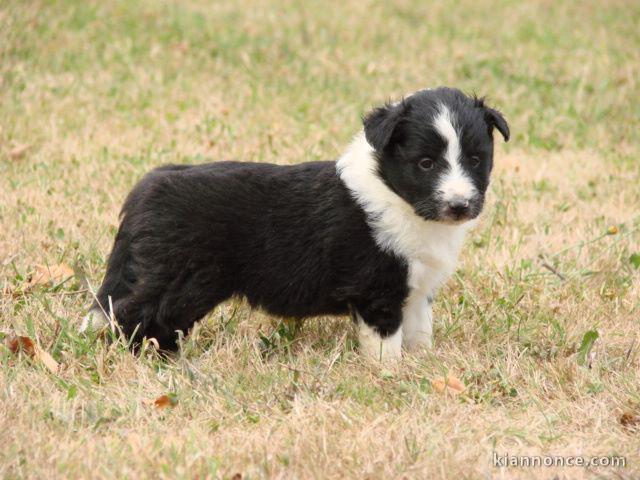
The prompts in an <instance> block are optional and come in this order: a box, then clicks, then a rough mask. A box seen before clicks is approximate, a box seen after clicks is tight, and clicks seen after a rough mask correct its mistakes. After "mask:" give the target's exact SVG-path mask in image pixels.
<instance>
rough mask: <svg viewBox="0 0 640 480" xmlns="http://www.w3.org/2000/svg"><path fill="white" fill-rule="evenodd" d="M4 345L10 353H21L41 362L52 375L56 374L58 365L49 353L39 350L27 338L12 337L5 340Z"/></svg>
mask: <svg viewBox="0 0 640 480" xmlns="http://www.w3.org/2000/svg"><path fill="white" fill-rule="evenodd" d="M5 344H6V346H7V348H8V349H9V351H10V352H11V353H13V354H18V353H19V352H23V353H25V354H27V355H28V356H29V357H31V358H33V359H34V360H37V361H39V362H42V364H43V365H44V366H45V367H47V368H48V369H49V371H51V372H52V373H58V369H59V368H60V364H59V363H58V362H56V361H55V359H54V358H53V357H52V356H51V355H50V354H49V352H47V351H46V350H43V349H42V348H40V347H39V346H38V345H36V343H35V342H34V341H33V340H31V339H30V338H29V337H23V336H13V337H11V338H7V339H5Z"/></svg>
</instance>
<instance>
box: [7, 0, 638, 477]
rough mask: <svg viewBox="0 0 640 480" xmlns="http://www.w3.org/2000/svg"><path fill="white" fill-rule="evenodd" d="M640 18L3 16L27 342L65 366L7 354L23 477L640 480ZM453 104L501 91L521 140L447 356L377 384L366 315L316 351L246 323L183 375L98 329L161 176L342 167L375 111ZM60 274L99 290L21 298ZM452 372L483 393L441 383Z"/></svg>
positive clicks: (348, 10)
mask: <svg viewBox="0 0 640 480" xmlns="http://www.w3.org/2000/svg"><path fill="white" fill-rule="evenodd" d="M639 21H640V9H639V8H638V6H637V5H636V4H632V3H629V2H624V1H615V2H607V3H606V5H603V4H602V3H600V2H592V1H588V2H580V3H574V2H539V3H535V4H533V3H528V4H521V3H506V4H504V3H499V4H498V3H494V2H491V1H489V0H482V1H480V2H471V1H468V2H467V1H465V2H459V3H457V4H456V5H455V6H454V5H453V4H449V3H447V2H435V3H433V4H430V5H426V4H424V5H423V4H422V3H421V2H413V1H402V2H395V3H394V4H393V5H386V6H385V5H383V4H376V3H371V2H335V3H332V4H330V5H325V6H320V5H319V4H318V5H315V4H306V3H305V4H299V3H297V2H294V1H287V2H285V3H280V2H270V1H266V2H265V1H256V2H250V4H247V5H242V6H236V5H234V4H231V3H229V4H224V5H223V4H218V5H213V6H212V5H208V4H206V3H205V2H197V1H190V2H174V1H170V2H165V3H162V4H160V3H156V2H140V3H125V2H103V3H90V2H89V3H87V2H83V3H75V2H58V3H47V2H38V1H33V2H14V1H10V2H5V3H2V4H0V27H1V28H0V55H1V56H2V57H1V58H2V62H1V63H0V232H1V233H0V289H2V292H3V293H2V297H1V299H0V331H2V332H3V334H7V335H13V334H14V333H18V334H21V335H28V336H30V337H31V338H33V339H35V340H36V341H37V342H38V343H39V344H40V345H41V346H42V347H43V348H44V349H46V350H47V351H49V352H51V353H52V355H53V356H54V358H55V359H56V360H57V361H59V362H60V363H61V370H60V371H59V372H58V373H57V374H53V373H51V372H50V371H48V370H47V369H46V368H45V367H44V366H43V365H41V364H40V363H38V362H33V361H31V360H30V359H29V358H27V357H26V356H25V355H15V354H13V353H11V352H10V351H9V350H8V349H7V348H6V347H2V346H0V477H3V478H43V477H54V478H74V477H96V478H121V477H131V478H137V477H154V478H155V477H162V478H175V477H181V478H196V477H197V478H206V477H213V478H217V477H221V478H230V477H232V476H233V475H235V474H236V473H241V474H242V475H243V478H345V477H347V478H349V477H353V478H403V477H404V478H456V477H458V478H552V477H553V476H554V475H558V476H559V478H600V477H613V478H638V477H640V453H639V452H640V437H639V435H640V387H639V386H640V355H639V354H638V349H639V348H640V321H639V320H640V318H639V317H640V269H638V268H634V266H633V264H632V263H631V261H630V257H631V255H632V254H637V253H640V230H639V229H640V213H639V211H638V207H639V206H640V188H639V185H640V170H639V167H638V162H637V158H638V155H639V154H640V148H639V143H640V137H639V134H638V132H640V116H639V115H638V112H637V106H638V104H640V88H639V84H638V78H640V71H639V70H640V54H639V52H640V48H638V47H639V46H640V41H639V38H640V37H639V33H638V30H637V25H638V22H639ZM441 83H446V84H451V85H457V86H460V87H462V88H464V89H466V90H469V91H474V90H475V91H477V92H478V93H488V94H490V96H491V98H492V100H493V102H494V103H496V104H497V105H499V106H500V107H501V108H502V110H503V111H504V112H505V114H506V115H507V117H508V118H509V120H510V122H511V126H512V130H513V132H514V138H513V141H512V143H511V144H509V145H507V146H506V147H503V146H500V147H498V151H497V153H496V155H497V167H496V172H495V176H494V182H493V187H492V194H491V202H490V204H489V205H488V207H487V209H486V212H485V215H484V219H483V222H482V223H481V225H480V226H479V228H478V229H477V230H476V231H475V232H474V234H473V235H472V237H471V238H470V239H469V242H468V244H467V247H466V249H465V252H464V255H463V258H462V260H461V264H460V269H459V271H458V273H457V274H456V276H455V277H454V278H453V279H452V280H451V281H450V282H449V283H448V284H447V286H446V287H445V288H444V290H443V292H442V294H441V295H440V297H439V299H438V302H437V305H436V317H437V321H436V337H435V347H434V349H433V350H432V351H431V352H428V353H424V354H422V355H418V356H407V357H405V358H403V360H402V361H401V362H400V363H399V364H398V365H396V366H395V367H389V368H383V369H381V368H377V367H375V366H372V365H369V364H366V363H363V362H362V361H361V360H360V358H359V357H358V355H357V351H356V347H355V346H354V334H353V333H354V332H353V331H352V326H351V325H350V323H349V322H348V321H347V320H346V319H314V320H309V321H307V322H305V324H304V326H303V328H302V329H301V330H300V331H299V332H297V334H295V335H294V334H293V333H292V331H291V328H290V326H289V325H288V324H287V323H282V322H280V321H279V320H278V319H272V318H268V317H267V316H265V315H264V314H262V313H260V312H256V311H251V310H250V309H249V308H247V306H246V305H244V304H242V303H239V302H235V303H229V304H226V305H224V306H221V307H220V308H218V309H217V310H216V311H215V312H213V313H212V314H211V315H210V316H209V317H207V319H206V320H205V321H203V322H202V323H201V324H200V325H199V326H198V327H197V328H196V329H195V331H194V332H193V334H192V335H191V336H190V337H189V338H188V339H187V340H186V341H185V343H184V345H183V349H182V352H181V354H180V355H178V356H176V357H175V358H171V359H168V360H167V359H161V358H158V357H157V355H155V354H154V353H153V352H152V351H148V352H146V353H144V354H142V355H140V356H139V357H135V356H133V355H132V354H130V353H129V352H128V350H127V349H126V348H125V347H124V346H123V345H122V344H121V343H119V342H115V343H114V342H111V343H110V342H105V341H103V340H102V339H95V338H86V337H82V336H78V335H77V334H76V333H75V329H76V327H77V325H78V322H79V319H80V317H81V316H82V314H83V313H84V311H85V309H86V307H87V305H88V302H89V300H90V298H89V297H90V296H89V295H88V294H87V293H75V292H77V291H78V290H81V289H82V288H83V283H82V282H83V279H84V278H85V277H86V279H88V281H89V283H90V284H91V285H92V286H94V287H95V286H96V285H97V284H98V282H99V281H100V279H101V275H102V274H103V272H104V262H105V257H106V255H107V253H108V251H109V248H110V246H111V242H112V239H113V233H114V230H113V229H114V227H115V225H116V222H117V212H118V209H119V207H120V204H121V202H122V200H123V198H124V195H125V194H126V192H127V191H128V189H129V188H130V187H131V185H132V184H133V183H134V182H135V181H136V179H138V178H139V177H140V176H141V175H142V174H143V173H144V172H145V171H146V170H147V169H149V168H151V167H153V166H155V165H159V164H161V163H166V162H202V161H205V160H206V159H220V158H241V159H246V160H259V161H275V162H279V163H293V162H299V161H303V160H312V159H317V158H332V157H335V156H336V155H338V154H339V152H340V149H341V148H342V146H343V145H344V144H345V143H346V142H347V141H348V139H349V137H350V136H351V135H352V134H353V133H354V132H355V130H356V129H357V124H358V116H359V115H360V114H361V113H362V111H363V110H364V109H366V108H367V107H368V106H369V105H371V104H373V103H376V102H380V101H382V100H385V99H386V98H387V97H393V96H396V95H399V94H402V93H404V92H407V91H412V90H415V89H416V88H419V87H423V86H425V85H436V84H441ZM613 226H615V227H616V229H617V233H615V234H610V235H608V234H606V233H607V231H608V230H609V229H610V227H613ZM61 262H64V263H67V264H69V265H72V266H74V267H75V268H76V271H77V272H78V274H77V275H76V277H75V278H74V279H72V280H71V281H68V282H66V283H64V284H63V285H61V286H57V287H54V288H41V287H39V288H35V289H32V290H30V291H28V292H23V293H21V292H22V291H23V288H24V286H25V284H26V283H27V281H28V278H29V275H30V273H31V272H33V271H34V268H35V265H37V264H52V265H53V264H58V263H61ZM545 265H546V266H545ZM554 272H555V273H554ZM591 330H597V331H598V333H599V338H598V340H597V341H596V343H595V345H594V346H593V349H592V350H591V352H590V354H589V356H588V361H587V364H586V365H580V364H578V356H579V355H578V353H579V352H578V351H577V350H578V348H579V346H580V343H581V341H582V339H583V336H584V334H585V333H586V332H588V331H591ZM259 331H260V332H262V333H263V334H264V335H265V336H266V337H263V339H261V337H260V336H259V334H258V332H259ZM267 337H268V338H267ZM447 373H452V374H454V375H456V376H457V377H459V378H460V379H462V380H463V381H464V383H465V384H466V386H467V387H466V391H465V392H464V393H463V394H462V395H460V396H457V397H452V396H446V395H442V394H439V393H437V392H435V391H434V390H433V388H432V386H431V381H432V380H433V379H434V378H436V377H439V376H442V375H445V374H447ZM163 394H171V395H172V398H174V399H175V401H176V402H177V403H176V404H175V406H174V407H169V408H166V409H157V408H155V407H154V406H153V405H149V402H147V400H153V399H155V398H157V397H158V396H160V395H163ZM493 452H497V453H499V454H505V453H509V454H511V455H516V454H529V455H532V454H543V455H546V454H548V455H582V456H586V457H588V456H593V455H606V456H611V455H622V456H625V457H626V461H627V465H626V467H625V468H618V469H610V468H589V469H585V468H576V467H574V468H544V467H542V468H507V469H501V468H496V467H494V466H493V464H492V454H493Z"/></svg>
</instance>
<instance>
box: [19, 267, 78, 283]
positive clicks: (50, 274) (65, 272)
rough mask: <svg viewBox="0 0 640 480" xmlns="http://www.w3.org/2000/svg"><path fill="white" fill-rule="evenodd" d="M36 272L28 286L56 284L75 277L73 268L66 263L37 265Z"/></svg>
mask: <svg viewBox="0 0 640 480" xmlns="http://www.w3.org/2000/svg"><path fill="white" fill-rule="evenodd" d="M35 270H36V271H35V272H34V273H33V275H31V279H30V280H29V281H28V282H27V288H31V287H34V286H36V285H54V284H56V283H60V282H62V281H63V280H66V279H67V278H70V277H73V268H71V267H70V266H69V265H65V264H64V263H60V264H59V265H36V266H35Z"/></svg>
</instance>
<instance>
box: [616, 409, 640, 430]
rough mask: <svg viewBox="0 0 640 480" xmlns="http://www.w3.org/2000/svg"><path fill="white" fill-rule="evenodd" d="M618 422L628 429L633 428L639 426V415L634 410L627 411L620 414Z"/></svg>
mask: <svg viewBox="0 0 640 480" xmlns="http://www.w3.org/2000/svg"><path fill="white" fill-rule="evenodd" d="M618 420H619V421H620V424H621V425H622V426H623V427H625V428H628V429H634V428H638V427H640V415H638V414H636V413H635V412H631V411H627V412H624V413H623V414H622V415H620V418H619V419H618Z"/></svg>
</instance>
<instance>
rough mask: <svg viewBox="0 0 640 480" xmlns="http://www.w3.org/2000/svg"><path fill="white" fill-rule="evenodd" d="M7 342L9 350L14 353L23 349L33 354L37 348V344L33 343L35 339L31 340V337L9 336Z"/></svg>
mask: <svg viewBox="0 0 640 480" xmlns="http://www.w3.org/2000/svg"><path fill="white" fill-rule="evenodd" d="M5 344H6V345H7V348H8V349H9V351H10V352H11V353H13V354H17V353H18V352H20V351H22V352H24V353H26V354H27V355H29V356H33V354H34V353H35V349H36V344H35V343H33V340H31V339H30V338H29V337H20V336H14V337H11V338H7V339H5Z"/></svg>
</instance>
